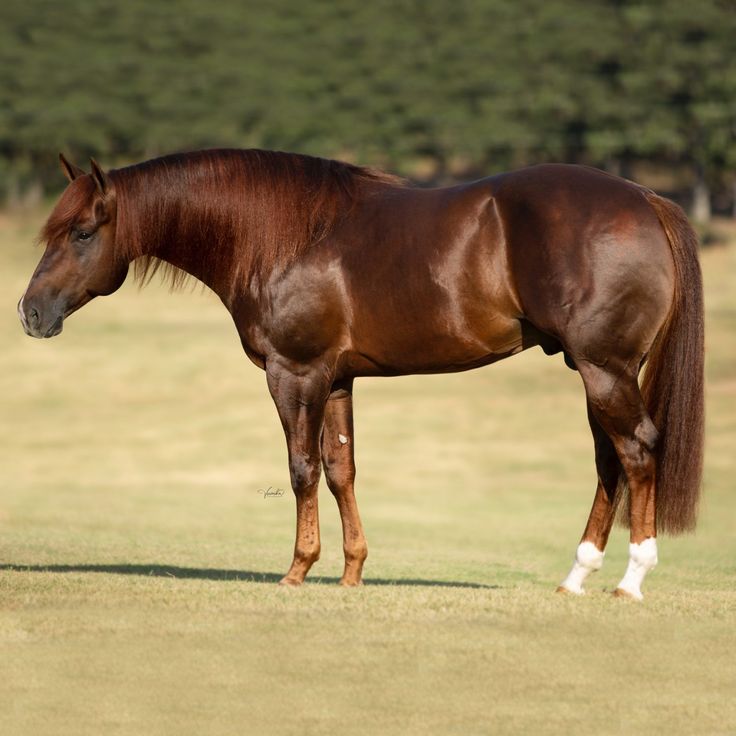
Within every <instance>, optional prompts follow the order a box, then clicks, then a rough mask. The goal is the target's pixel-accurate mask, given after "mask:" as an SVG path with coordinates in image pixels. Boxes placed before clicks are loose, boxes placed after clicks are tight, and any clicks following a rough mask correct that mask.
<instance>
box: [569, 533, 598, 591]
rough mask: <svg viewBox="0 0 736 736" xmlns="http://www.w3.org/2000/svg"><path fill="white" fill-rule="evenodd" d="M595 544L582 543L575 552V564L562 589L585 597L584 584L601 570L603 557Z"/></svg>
mask: <svg viewBox="0 0 736 736" xmlns="http://www.w3.org/2000/svg"><path fill="white" fill-rule="evenodd" d="M604 554H605V553H604V552H601V551H600V550H599V549H598V548H597V547H596V546H595V545H594V544H593V542H581V543H580V544H579V545H578V549H577V551H576V552H575V562H574V563H573V566H572V570H570V573H569V574H568V576H567V577H566V578H565V579H564V580H563V581H562V583H561V584H560V588H562V589H563V590H567V591H569V592H570V593H575V594H576V595H583V594H584V593H585V591H584V590H583V583H584V582H585V578H587V577H588V575H590V573H592V572H596V571H597V570H600V569H601V566H602V565H603V555H604Z"/></svg>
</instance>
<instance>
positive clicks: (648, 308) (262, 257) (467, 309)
mask: <svg viewBox="0 0 736 736" xmlns="http://www.w3.org/2000/svg"><path fill="white" fill-rule="evenodd" d="M60 162H61V166H62V169H63V172H64V173H65V175H66V177H67V178H68V180H69V183H68V185H67V188H66V189H65V190H64V192H63V194H62V195H61V197H60V199H59V201H58V203H57V204H56V206H55V208H54V210H53V211H52V213H51V215H50V216H49V218H48V220H47V222H46V224H45V225H44V227H43V230H42V232H41V235H40V240H41V241H42V242H44V243H45V244H46V248H45V251H44V253H43V256H42V257H41V260H40V262H39V264H38V267H37V268H36V270H35V272H34V273H33V275H32V278H31V280H30V283H29V285H28V288H27V289H26V291H25V293H24V294H23V296H22V297H21V299H20V302H19V304H18V313H19V316H20V320H21V323H22V325H23V328H24V329H25V332H26V333H27V334H28V335H31V336H33V337H37V338H44V337H46V338H48V337H52V336H54V335H58V334H59V333H60V332H61V331H62V328H63V324H64V320H65V319H66V318H67V317H68V316H69V315H71V314H72V313H73V312H75V311H76V310H77V309H79V308H80V307H82V306H83V305H84V304H86V303H87V302H89V301H90V300H92V299H94V298H95V297H98V296H103V295H108V294H112V293H113V292H114V291H115V290H116V289H118V288H119V287H120V286H121V284H122V283H123V281H124V280H125V278H126V275H127V274H128V271H129V266H130V264H131V263H133V262H134V271H135V272H136V273H137V276H138V277H139V278H140V279H142V280H143V281H145V280H147V279H150V277H151V276H152V275H153V273H155V272H156V270H158V269H163V271H162V273H164V274H165V275H168V276H169V277H170V278H171V281H172V284H173V285H177V284H179V283H181V282H182V280H183V279H185V278H189V277H194V278H195V279H198V280H199V281H201V282H203V283H204V284H205V285H206V286H208V287H209V288H211V289H212V290H213V291H214V292H215V293H216V294H217V295H218V296H219V298H220V299H221V301H222V302H223V304H224V305H225V307H226V308H227V309H228V311H229V312H230V314H231V315H232V318H233V320H234V322H235V325H236V328H237V330H238V334H239V337H240V340H241V343H242V346H243V349H244V351H245V353H246V355H247V356H248V357H249V358H250V360H252V361H253V362H254V363H255V364H256V365H257V366H258V367H260V368H261V369H263V370H264V371H265V372H266V380H267V385H268V389H269V391H270V394H271V396H272V398H273V401H274V403H275V405H276V410H277V412H278V415H279V418H280V420H281V423H282V426H283V429H284V434H285V437H286V445H287V448H288V462H289V472H290V479H291V486H292V488H293V491H294V496H295V499H296V519H297V523H296V542H295V546H294V554H293V561H292V563H291V566H290V568H289V570H288V572H287V573H286V575H285V576H284V577H283V579H282V580H281V583H283V584H285V585H292V586H296V585H300V584H301V583H302V582H303V581H304V579H305V576H306V575H307V573H308V571H309V569H310V568H311V567H312V565H313V564H314V562H315V561H316V560H317V559H318V558H319V554H320V535H319V519H318V508H317V487H318V484H319V480H320V473H321V467H320V466H323V467H324V472H325V475H326V479H327V485H328V487H329V489H330V491H331V492H332V494H333V495H334V497H335V499H336V501H337V506H338V509H339V513H340V517H341V522H342V538H343V551H344V558H345V564H344V571H343V574H342V578H341V579H340V583H341V584H343V585H346V586H354V585H358V584H360V583H361V582H362V572H363V564H364V562H365V559H366V556H367V545H366V539H365V534H364V531H363V526H362V523H361V519H360V515H359V512H358V506H357V503H356V499H355V492H354V479H355V462H354V442H353V412H352V391H353V383H354V379H355V378H359V377H363V376H399V375H405V374H418V373H442V372H455V371H465V370H469V369H471V368H477V367H480V366H485V365H488V364H491V363H494V362H496V361H498V360H502V359H504V358H507V357H509V356H512V355H516V354H517V353H520V352H522V351H524V350H527V349H528V348H531V347H534V346H540V347H541V348H542V349H543V350H544V351H545V352H546V353H548V354H555V353H562V354H563V356H564V359H565V362H566V363H567V364H568V365H569V366H570V367H571V368H573V369H575V370H576V371H578V372H579V375H580V377H581V379H582V383H583V387H584V391H585V398H586V402H587V410H588V420H589V424H590V429H591V432H592V434H593V441H594V447H595V464H596V468H597V476H598V482H597V488H596V491H595V497H594V500H593V506H592V509H591V511H590V516H589V519H588V522H587V525H586V527H585V529H584V531H583V535H582V537H581V540H580V543H579V544H578V546H577V548H576V552H575V556H574V561H573V565H572V568H571V570H570V572H569V574H568V575H567V577H566V578H565V579H564V580H563V582H562V583H561V585H560V586H559V588H558V589H557V590H558V591H560V592H566V593H572V594H582V593H584V582H585V580H586V578H587V577H588V576H589V575H590V573H592V572H594V571H596V570H599V569H600V567H601V565H602V562H603V556H604V551H605V547H606V543H607V541H608V537H609V533H610V530H611V527H612V524H613V522H614V519H615V518H616V517H618V518H619V519H621V520H622V521H623V523H624V524H625V525H628V527H629V529H630V541H629V561H628V567H627V568H626V571H625V573H624V576H623V578H622V579H621V582H620V583H619V584H618V586H617V588H616V589H615V594H616V595H618V596H621V597H628V598H634V599H637V600H641V599H642V593H641V585H642V582H643V580H644V577H645V575H646V574H647V572H649V571H650V570H651V569H652V568H653V567H654V566H655V565H656V563H657V541H656V538H657V531H658V530H659V531H661V532H669V533H672V534H678V533H682V532H685V531H689V530H691V529H693V528H694V526H695V523H696V517H697V507H698V498H699V494H700V486H701V474H702V462H703V361H704V349H703V340H704V337H703V335H704V326H703V292H702V278H701V272H700V265H699V262H698V240H697V237H696V234H695V232H694V231H693V228H692V227H691V226H690V224H689V223H688V220H687V218H686V216H685V214H684V213H683V211H682V210H681V209H680V207H678V206H677V205H676V204H674V203H673V202H671V201H669V200H667V199H665V198H663V197H660V196H659V195H657V194H656V193H654V192H653V191H652V190H650V189H647V188H645V187H643V186H640V185H638V184H636V183H634V182H631V181H628V180H625V179H622V178H619V177H616V176H613V175H610V174H608V173H606V172H603V171H599V170H597V169H593V168H589V167H584V166H579V165H568V164H543V165H537V166H532V167H529V168H524V169H520V170H517V171H512V172H508V173H502V174H499V175H496V176H491V177H489V178H485V179H481V180H479V181H474V182H470V183H462V184H459V185H456V186H450V187H440V188H420V187H417V186H414V185H412V184H410V183H409V182H407V181H406V180H403V179H400V178H398V177H394V176H392V175H390V174H387V173H384V172H381V171H379V170H375V169H371V168H365V167H360V166H356V165H353V164H349V163H343V162H339V161H334V160H329V159H323V158H318V157H311V156H306V155H301V154H291V153H283V152H274V151H262V150H237V149H213V150H206V151H197V152H187V153H178V154H173V155H167V156H163V157H159V158H154V159H152V160H149V161H145V162H142V163H138V164H134V165H131V166H126V167H123V168H119V169H112V170H109V171H105V170H103V169H102V167H100V165H99V164H98V163H97V162H95V161H94V160H91V171H90V172H89V173H87V172H85V171H84V170H82V169H81V168H79V167H77V166H75V165H74V164H72V163H70V162H69V161H68V160H67V159H66V158H65V157H64V156H63V155H60ZM642 370H643V373H641V372H642ZM640 373H641V375H640Z"/></svg>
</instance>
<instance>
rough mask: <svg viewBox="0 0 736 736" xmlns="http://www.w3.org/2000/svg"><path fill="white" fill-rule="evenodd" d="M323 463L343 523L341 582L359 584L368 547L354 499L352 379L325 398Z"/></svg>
mask: <svg viewBox="0 0 736 736" xmlns="http://www.w3.org/2000/svg"><path fill="white" fill-rule="evenodd" d="M321 445H322V464H323V465H324V468H325V476H326V477H327V485H328V487H329V489H330V491H331V492H332V495H333V496H334V497H335V500H336V501H337V506H338V509H339V510H340V520H341V522H342V542H343V552H344V554H345V570H344V572H343V575H342V578H341V580H340V584H341V585H359V584H360V582H361V576H362V573H363V563H364V562H365V558H366V557H367V555H368V547H367V546H366V542H365V535H364V534H363V525H362V524H361V522H360V514H359V513H358V504H357V503H356V501H355V491H354V482H355V458H354V449H353V397H352V380H351V381H349V382H346V383H345V384H344V385H340V386H338V385H336V386H334V387H333V390H332V392H331V393H330V396H329V398H328V400H327V405H326V407H325V421H324V427H323V429H322V440H321Z"/></svg>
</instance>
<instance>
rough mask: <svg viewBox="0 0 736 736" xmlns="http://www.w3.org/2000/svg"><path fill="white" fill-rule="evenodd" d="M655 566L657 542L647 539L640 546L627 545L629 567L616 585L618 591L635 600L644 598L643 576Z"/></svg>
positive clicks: (650, 538)
mask: <svg viewBox="0 0 736 736" xmlns="http://www.w3.org/2000/svg"><path fill="white" fill-rule="evenodd" d="M656 564H657V540H656V539H655V538H654V537H648V538H647V539H645V540H644V541H643V542H642V543H641V544H630V545H629V566H628V567H627V568H626V573H625V575H624V576H623V578H622V579H621V582H620V583H619V584H618V589H619V590H623V591H625V592H626V593H628V594H629V595H630V596H632V597H633V598H636V600H638V601H640V600H642V599H643V598H644V596H643V595H642V594H641V584H642V582H643V581H644V576H645V575H646V574H647V573H648V572H649V571H650V570H651V569H653V568H654V567H655V565H656Z"/></svg>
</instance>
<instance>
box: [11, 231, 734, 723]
mask: <svg viewBox="0 0 736 736" xmlns="http://www.w3.org/2000/svg"><path fill="white" fill-rule="evenodd" d="M37 225H38V221H37V218H36V219H34V218H29V220H28V221H27V222H26V223H21V221H20V220H19V219H8V218H5V219H4V220H2V221H0V336H1V339H2V352H1V353H0V380H1V381H2V385H1V387H0V388H1V390H0V412H1V416H2V422H0V494H2V495H1V496H0V565H2V569H0V734H2V735H3V736H15V735H16V734H18V735H23V736H26V735H32V736H37V735H40V734H54V736H60V735H63V734H69V735H72V734H73V735H74V736H79V735H80V734H136V735H138V734H177V735H179V734H181V735H185V734H187V735H188V734H208V735H210V734H251V733H252V734H332V733H345V734H382V735H383V734H397V735H398V734H401V735H404V734H426V733H432V734H486V733H488V734H586V736H588V735H589V734H618V733H621V734H633V733H651V734H659V733H662V734H667V735H668V736H672V735H674V734H731V733H734V732H736V705H734V703H735V702H736V699H735V698H734V697H733V693H734V687H735V683H736V647H734V641H735V637H736V634H735V633H734V632H735V631H736V594H735V593H734V579H735V573H736V535H734V531H735V529H734V510H735V509H736V502H735V501H734V495H733V483H734V482H733V479H734V476H735V474H736V462H735V460H734V457H735V453H734V446H735V444H736V366H735V365H734V362H735V359H736V349H735V347H734V333H735V328H736V248H733V247H732V248H730V249H729V248H719V249H711V250H709V251H708V252H706V253H705V255H704V259H703V262H704V268H705V274H706V289H707V294H706V300H707V309H708V316H707V326H708V335H707V341H708V388H707V391H708V444H707V457H706V473H705V494H704V503H703V510H702V516H701V524H700V527H699V530H698V533H697V534H696V535H694V536H689V537H684V538H677V539H667V538H664V539H662V540H660V565H659V567H658V568H657V570H656V571H655V572H654V573H652V574H651V575H650V576H649V578H648V580H647V584H646V587H645V595H646V600H645V602H644V603H643V604H640V605H637V604H633V603H629V602H626V601H621V600H616V599H613V598H612V597H611V596H610V595H609V594H608V592H607V591H610V590H611V589H612V588H613V587H614V586H615V584H616V582H617V581H618V579H619V578H620V576H621V574H622V572H623V569H624V567H625V564H626V547H627V538H626V534H625V532H624V531H623V530H621V529H617V530H616V531H615V532H614V534H613V536H612V539H611V543H610V545H609V550H608V552H607V555H606V564H605V565H604V568H603V570H602V571H601V572H600V573H598V575H597V576H595V577H594V578H593V579H591V581H590V583H589V586H588V587H589V591H590V592H589V595H588V596H586V597H585V598H583V599H571V598H569V597H564V596H555V595H554V594H553V592H552V591H553V590H554V588H555V586H556V585H557V583H558V582H559V581H560V579H561V578H562V577H563V576H564V574H565V573H566V572H567V570H568V567H569V564H570V561H571V557H572V554H573V551H574V548H575V545H576V544H577V541H578V538H579V535H580V533H581V531H582V528H583V526H584V524H585V519H586V516H587V512H588V509H589V507H590V503H591V502H592V497H593V491H594V486H595V470H594V465H593V457H592V442H591V439H590V436H589V432H588V428H587V422H586V418H585V408H584V401H583V395H582V387H581V384H580V379H579V377H578V376H577V374H575V373H573V372H572V371H569V370H568V369H567V368H565V367H564V365H563V362H562V360H561V358H560V357H559V356H557V357H556V358H546V357H545V356H544V355H543V354H542V353H541V352H540V351H530V352H528V353H526V354H523V355H521V356H519V357H516V358H513V359H512V360H508V361H506V362H504V363H501V364H499V365H497V366H493V367H491V368H486V369H483V370H478V371H473V372H470V373H466V374H460V375H453V376H430V377H409V378H397V379H391V380H386V379H372V380H361V381H358V382H357V384H356V396H355V404H356V407H355V410H356V443H357V462H358V485H357V493H358V500H359V503H360V507H361V511H362V515H363V520H364V524H365V527H366V533H367V536H368V543H369V549H370V555H369V558H368V562H367V565H366V582H367V584H366V585H365V586H363V587H362V588H361V589H355V590H345V589H342V588H339V587H338V586H336V585H335V584H334V582H335V581H336V579H337V578H338V577H339V575H340V573H341V569H342V563H341V539H340V528H339V519H338V515H337V509H336V506H335V504H334V501H333V499H332V498H331V496H330V494H329V493H328V492H326V490H325V491H324V492H323V493H322V494H321V503H322V509H321V519H322V549H323V553H322V559H321V560H320V561H319V562H318V563H317V565H316V566H315V567H314V569H313V572H312V575H311V576H310V578H309V583H308V584H306V585H305V586H303V587H302V588H300V589H297V590H292V589H284V588H281V587H279V586H277V585H275V584H274V582H273V581H274V580H276V579H278V577H280V575H281V574H283V573H284V572H285V571H286V569H287V567H288V564H289V562H290V558H291V550H292V545H293V530H294V504H293V499H292V497H291V493H290V491H288V471H287V467H286V451H285V447H284V442H283V437H282V432H281V428H280V425H279V423H278V419H277V417H276V413H275V411H274V409H273V407H272V405H271V402H270V399H269V397H268V393H267V390H266V385H265V381H264V376H263V374H262V373H261V372H260V371H259V370H258V369H257V368H255V367H254V366H252V365H251V364H250V363H249V362H248V360H247V359H246V358H245V356H244V355H243V354H242V352H241V350H240V347H239V343H238V339H237V336H236V333H235V329H234V327H233V326H232V323H231V321H230V318H229V316H228V315H227V313H226V312H225V310H224V309H223V308H222V306H221V305H220V304H219V303H218V302H217V301H216V300H215V299H214V298H213V297H212V296H211V295H208V294H202V293H200V292H198V291H194V292H186V293H179V294H173V295H172V294H169V293H167V291H166V290H165V289H164V288H162V287H158V286H152V287H150V288H148V289H146V290H144V291H142V292H139V291H138V290H137V289H136V288H135V287H134V286H132V285H130V284H128V285H126V286H125V287H123V289H122V290H121V291H120V292H119V293H118V294H116V295H115V296H113V297H111V298H108V299H103V300H98V301H97V302H94V303H92V304H91V305H89V306H88V307H86V308H85V309H83V310H82V311H81V312H80V313H79V314H78V315H75V316H74V317H73V318H71V319H70V320H69V322H68V324H67V325H66V327H65V331H64V334H63V335H62V336H61V337H59V338H56V339H55V340H51V341H35V340H31V339H29V338H27V337H25V336H24V335H23V332H22V330H21V328H20V325H19V324H18V321H17V317H16V315H15V304H16V302H17V299H18V297H19V296H20V294H21V293H22V291H23V289H24V288H25V284H26V282H27V280H28V277H29V276H30V273H31V271H32V269H33V266H34V265H35V261H36V260H37V258H38V257H39V255H40V253H39V252H38V251H37V250H34V249H33V248H31V247H30V242H31V240H32V237H33V234H34V233H33V231H34V229H35V228H36V226H37ZM264 486H274V487H281V488H285V489H287V493H286V494H285V495H284V497H283V498H269V499H264V498H263V497H262V496H261V495H259V494H258V489H259V488H261V487H264Z"/></svg>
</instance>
